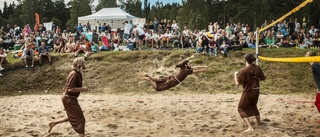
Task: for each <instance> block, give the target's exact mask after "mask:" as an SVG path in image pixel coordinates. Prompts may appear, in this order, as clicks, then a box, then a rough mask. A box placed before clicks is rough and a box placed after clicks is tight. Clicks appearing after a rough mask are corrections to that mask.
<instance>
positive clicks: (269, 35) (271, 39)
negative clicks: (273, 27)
mask: <svg viewBox="0 0 320 137" xmlns="http://www.w3.org/2000/svg"><path fill="white" fill-rule="evenodd" d="M274 42H275V41H274V36H273V35H272V33H271V32H270V31H269V32H268V33H267V37H266V38H265V43H266V45H267V47H268V48H273V47H276V48H279V46H277V45H276V44H275V43H274Z"/></svg>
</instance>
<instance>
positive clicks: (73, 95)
mask: <svg viewBox="0 0 320 137" xmlns="http://www.w3.org/2000/svg"><path fill="white" fill-rule="evenodd" d="M83 69H85V61H84V58H82V57H78V58H76V59H74V61H73V69H72V71H71V72H70V74H69V76H68V77H67V86H66V87H65V90H64V93H63V96H62V103H63V106H64V108H65V110H66V112H67V116H65V117H63V118H61V119H58V120H56V121H53V122H50V123H49V130H48V132H49V133H50V131H51V129H52V128H53V127H54V126H55V125H57V124H59V123H63V122H67V121H69V122H70V124H71V125H72V128H73V129H74V130H75V131H76V132H77V133H78V134H79V136H80V137H84V131H85V118H84V116H83V113H82V109H81V107H80V105H79V103H78V99H77V98H78V97H79V95H80V92H86V91H88V88H87V87H82V73H81V70H83Z"/></svg>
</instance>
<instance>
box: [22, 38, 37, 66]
mask: <svg viewBox="0 0 320 137" xmlns="http://www.w3.org/2000/svg"><path fill="white" fill-rule="evenodd" d="M21 60H23V61H24V64H25V65H26V69H28V68H29V66H28V60H31V63H32V64H31V68H33V65H34V51H33V49H31V47H30V45H29V44H27V45H26V48H25V49H24V50H23V52H22V56H21Z"/></svg>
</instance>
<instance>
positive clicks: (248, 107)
mask: <svg viewBox="0 0 320 137" xmlns="http://www.w3.org/2000/svg"><path fill="white" fill-rule="evenodd" d="M244 58H245V61H246V66H245V67H244V68H242V69H241V70H240V71H239V72H238V71H236V72H235V75H234V80H235V83H236V85H240V84H242V87H243V93H242V95H241V98H240V101H239V105H238V112H239V114H240V116H241V118H242V119H243V120H244V122H245V123H246V124H247V127H248V129H246V130H245V131H243V132H249V131H253V130H254V129H253V127H252V125H251V123H250V121H249V117H251V116H255V117H256V120H257V123H258V125H261V121H260V113H259V110H258V107H257V103H258V99H259V94H260V84H259V82H260V80H265V78H266V77H265V76H264V73H263V72H262V70H261V68H260V67H259V66H257V65H255V64H253V62H254V61H256V58H255V57H254V55H253V54H252V53H247V54H246V55H245V56H244Z"/></svg>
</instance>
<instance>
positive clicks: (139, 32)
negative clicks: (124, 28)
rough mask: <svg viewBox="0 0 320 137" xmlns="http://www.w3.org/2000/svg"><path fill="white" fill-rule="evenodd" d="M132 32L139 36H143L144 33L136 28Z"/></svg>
mask: <svg viewBox="0 0 320 137" xmlns="http://www.w3.org/2000/svg"><path fill="white" fill-rule="evenodd" d="M133 32H137V33H138V35H139V36H141V35H144V34H145V33H144V31H143V29H142V28H139V27H136V28H134V29H133Z"/></svg>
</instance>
